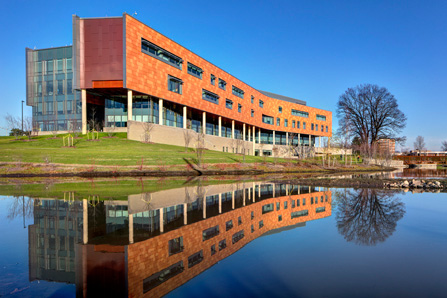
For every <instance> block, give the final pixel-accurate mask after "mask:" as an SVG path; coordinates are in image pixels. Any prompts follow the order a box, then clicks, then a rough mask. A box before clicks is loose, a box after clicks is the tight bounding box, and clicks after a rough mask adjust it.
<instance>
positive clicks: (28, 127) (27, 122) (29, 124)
mask: <svg viewBox="0 0 447 298" xmlns="http://www.w3.org/2000/svg"><path fill="white" fill-rule="evenodd" d="M23 132H24V134H25V135H26V136H27V137H28V140H31V137H32V136H33V118H32V117H26V118H24V119H23Z"/></svg>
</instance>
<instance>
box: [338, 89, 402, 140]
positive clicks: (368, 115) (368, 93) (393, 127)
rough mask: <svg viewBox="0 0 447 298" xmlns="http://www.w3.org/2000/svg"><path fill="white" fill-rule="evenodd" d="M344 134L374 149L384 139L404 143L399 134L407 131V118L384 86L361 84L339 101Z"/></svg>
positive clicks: (342, 96)
mask: <svg viewBox="0 0 447 298" xmlns="http://www.w3.org/2000/svg"><path fill="white" fill-rule="evenodd" d="M337 116H338V118H339V127H340V131H341V132H343V133H345V134H347V137H349V138H354V137H356V136H357V137H358V138H359V143H360V144H369V146H372V145H373V144H374V143H375V142H376V141H377V140H379V139H380V138H386V139H395V140H396V141H397V142H398V143H402V142H403V141H404V140H405V137H398V136H397V135H398V134H399V133H400V132H401V131H402V130H403V129H404V128H405V126H406V121H407V117H406V116H405V115H404V113H403V112H402V111H401V110H400V109H399V106H398V104H397V100H396V98H394V96H393V95H392V94H391V93H390V92H389V91H388V90H387V89H386V88H384V87H379V86H377V85H371V84H366V85H359V86H357V87H355V88H349V89H348V90H346V91H345V93H343V94H342V95H341V96H340V98H339V100H338V102H337Z"/></svg>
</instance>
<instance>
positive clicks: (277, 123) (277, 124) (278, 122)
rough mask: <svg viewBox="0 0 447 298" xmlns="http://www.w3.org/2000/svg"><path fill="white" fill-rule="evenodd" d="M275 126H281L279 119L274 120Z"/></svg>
mask: <svg viewBox="0 0 447 298" xmlns="http://www.w3.org/2000/svg"><path fill="white" fill-rule="evenodd" d="M276 126H281V119H279V118H276Z"/></svg>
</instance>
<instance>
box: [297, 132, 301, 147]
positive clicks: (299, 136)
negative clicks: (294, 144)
mask: <svg viewBox="0 0 447 298" xmlns="http://www.w3.org/2000/svg"><path fill="white" fill-rule="evenodd" d="M300 141H301V134H298V145H301V143H300Z"/></svg>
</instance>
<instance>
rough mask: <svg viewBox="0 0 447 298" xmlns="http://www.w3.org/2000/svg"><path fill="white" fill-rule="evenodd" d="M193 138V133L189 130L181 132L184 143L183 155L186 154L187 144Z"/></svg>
mask: <svg viewBox="0 0 447 298" xmlns="http://www.w3.org/2000/svg"><path fill="white" fill-rule="evenodd" d="M193 138H194V132H193V131H192V130H191V129H184V130H183V140H184V141H185V153H186V152H188V147H189V144H190V143H191V141H192V139H193Z"/></svg>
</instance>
